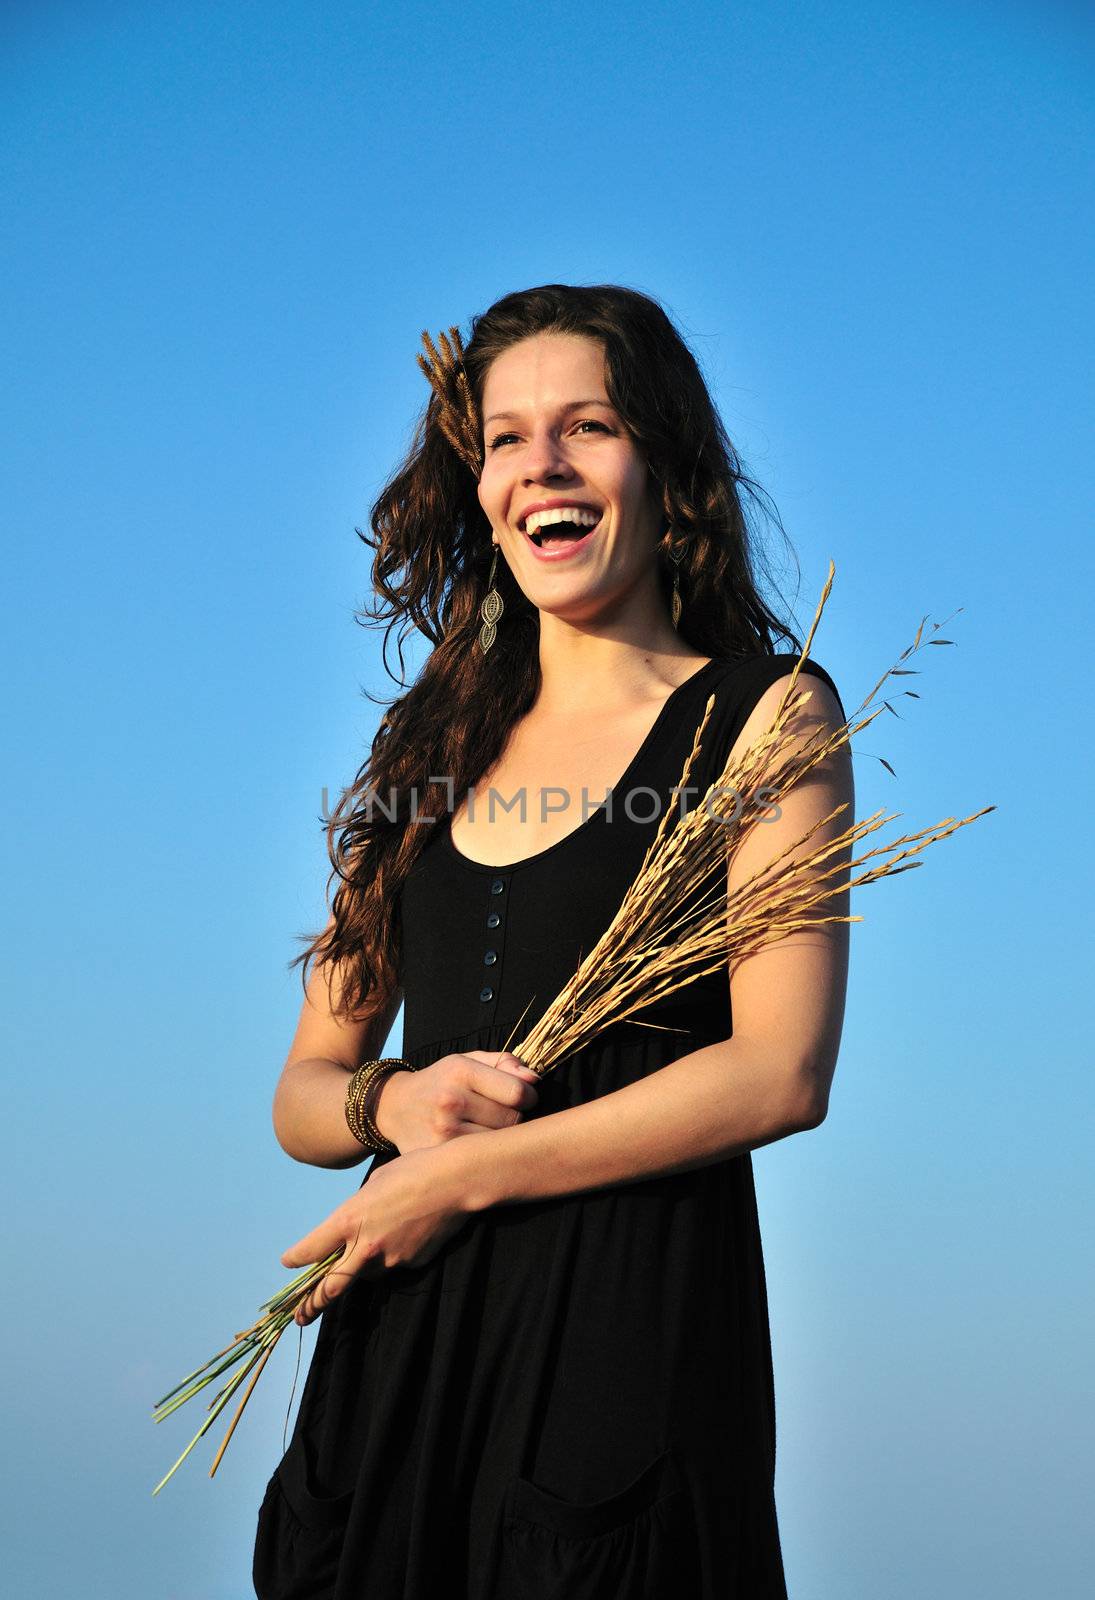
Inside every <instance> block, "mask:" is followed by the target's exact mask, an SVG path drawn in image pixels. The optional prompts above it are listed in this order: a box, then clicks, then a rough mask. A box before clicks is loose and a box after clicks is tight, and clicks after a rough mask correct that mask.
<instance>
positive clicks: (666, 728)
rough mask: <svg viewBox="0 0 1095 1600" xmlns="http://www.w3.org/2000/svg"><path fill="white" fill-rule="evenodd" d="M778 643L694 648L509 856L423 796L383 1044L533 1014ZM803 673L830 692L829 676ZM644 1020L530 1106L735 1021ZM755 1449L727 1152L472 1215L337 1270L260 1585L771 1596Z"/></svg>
mask: <svg viewBox="0 0 1095 1600" xmlns="http://www.w3.org/2000/svg"><path fill="white" fill-rule="evenodd" d="M795 659H796V658H795V657H794V656H792V655H786V654H784V655H777V656H753V657H749V658H746V659H744V660H741V661H736V662H729V661H719V660H715V661H710V662H708V663H707V664H706V665H705V666H704V667H701V668H700V669H699V671H698V672H695V673H694V674H693V675H692V677H691V678H689V679H687V680H686V681H685V682H684V683H683V684H681V685H680V686H679V687H678V688H677V689H676V690H674V691H673V692H672V693H671V694H670V696H669V698H668V699H667V700H666V702H665V704H664V706H663V707H662V709H661V711H660V713H659V714H658V717H657V719H656V721H655V723H654V725H653V727H652V728H651V730H650V733H649V734H648V735H647V737H646V739H645V740H644V742H643V744H642V746H641V748H640V749H639V751H638V752H637V754H636V755H635V758H634V760H633V761H632V762H631V765H630V766H629V767H628V769H627V771H626V772H625V773H624V775H623V777H622V778H621V779H620V780H619V782H618V783H617V784H616V786H615V789H614V791H613V795H612V805H611V807H610V808H605V807H602V808H601V809H599V810H597V811H595V812H593V813H592V814H591V815H590V817H589V818H588V820H587V821H585V822H584V823H583V824H582V825H581V826H580V827H579V828H578V829H577V830H576V831H572V832H571V833H570V834H569V835H567V837H565V838H564V839H562V840H561V841H559V842H558V843H557V844H554V845H551V846H549V847H548V848H547V849H546V850H541V851H539V852H538V853H537V854H535V855H533V856H530V857H528V858H527V859H525V860H523V861H520V862H515V863H513V864H512V865H510V866H506V867H490V866H483V865H480V864H478V863H476V862H472V861H469V860H468V859H467V858H466V857H464V856H463V855H461V854H460V853H459V852H458V851H457V849H456V847H455V845H454V844H453V842H452V839H451V837H450V833H449V826H448V818H447V817H446V818H442V819H441V820H440V821H438V822H436V823H434V824H425V826H430V827H431V828H432V829H433V830H434V831H433V832H432V836H431V838H430V841H429V843H428V845H427V846H426V847H425V848H424V849H423V851H422V853H421V854H420V856H419V857H418V859H417V860H416V862H415V865H414V868H413V869H412V871H411V873H410V875H409V876H408V878H407V881H406V883H405V885H404V887H403V890H402V904H401V907H400V911H401V915H402V925H403V948H404V958H403V959H404V966H403V988H404V1006H405V1010H404V1018H405V1021H404V1040H403V1048H402V1052H401V1053H402V1054H403V1055H404V1056H405V1057H407V1059H409V1060H410V1061H411V1062H412V1063H413V1064H414V1065H415V1066H419V1067H421V1066H427V1065H429V1064H430V1063H431V1062H433V1061H436V1060H438V1059H439V1058H440V1057H441V1056H444V1055H447V1054H448V1053H450V1052H452V1051H464V1050H496V1049H501V1048H502V1047H503V1046H504V1045H505V1043H506V1040H507V1039H508V1038H509V1037H510V1035H511V1032H512V1030H513V1028H514V1025H515V1023H516V1022H517V1020H518V1018H519V1017H520V1016H521V1014H522V1012H524V1011H525V1008H526V1006H528V1011H527V1013H526V1014H525V1018H524V1021H523V1022H522V1024H521V1029H520V1031H519V1032H518V1033H516V1034H514V1035H513V1042H514V1043H516V1042H517V1041H518V1040H519V1039H520V1038H521V1037H522V1036H523V1035H524V1034H525V1033H527V1031H528V1029H529V1028H530V1027H531V1025H532V1023H533V1021H534V1020H535V1019H536V1018H538V1017H539V1016H540V1015H541V1014H542V1012H543V1011H544V1010H546V1008H547V1006H548V1005H549V1004H550V1002H551V1001H552V999H553V998H554V997H555V995H556V994H557V993H558V991H559V989H560V988H562V986H563V984H564V983H565V982H566V981H567V979H568V978H569V977H570V976H571V975H572V974H573V972H574V970H575V969H576V967H577V966H578V963H579V962H580V960H581V959H582V956H583V955H584V954H585V953H586V952H587V951H588V950H589V949H590V948H591V947H592V945H593V944H594V943H595V942H596V940H597V939H598V937H599V936H600V934H601V933H602V932H603V931H604V929H605V927H606V926H607V925H608V923H609V921H610V920H611V918H612V916H613V914H614V913H615V911H616V909H617V907H618V906H619V904H620V901H621V900H622V898H623V896H624V893H625V892H626V890H627V888H628V886H629V884H630V883H631V881H632V880H633V878H634V876H635V874H636V872H637V871H638V869H639V866H640V864H641V861H642V858H643V855H644V852H645V851H646V848H647V846H648V845H649V843H650V841H651V840H652V838H653V836H654V833H655V831H656V828H657V823H658V819H659V817H660V816H661V814H662V812H663V811H664V809H665V808H666V807H667V806H670V805H672V806H675V807H677V808H678V810H679V807H680V801H678V800H675V799H674V797H673V796H672V793H671V790H672V786H673V785H674V784H675V783H677V782H678V780H679V778H680V773H681V769H682V767H683V765H684V762H685V760H686V758H687V755H688V752H689V750H690V749H691V747H692V740H693V736H694V734H695V730H696V726H697V724H698V722H699V720H700V718H701V716H702V713H703V708H704V704H705V702H706V699H707V696H708V695H709V694H711V693H714V694H715V696H716V705H715V709H714V711H713V713H712V718H711V721H710V722H709V724H708V734H707V736H705V740H704V745H705V748H704V750H703V751H702V753H701V756H700V757H699V759H698V762H697V768H696V769H694V781H695V782H696V783H698V784H699V785H700V789H699V793H700V794H702V793H703V791H704V790H705V789H706V787H707V786H708V785H709V784H710V783H711V782H713V781H714V778H715V777H716V776H717V774H718V773H719V772H720V771H721V769H722V766H723V765H724V763H725V761H726V758H727V756H728V754H729V751H730V748H731V746H732V745H733V743H734V741H735V740H736V738H737V736H738V734H739V733H740V731H741V729H742V727H743V725H744V723H745V721H746V719H747V717H748V715H749V713H750V712H751V711H752V710H753V708H754V706H755V705H756V703H757V701H758V699H759V698H760V696H761V694H762V693H763V692H764V690H765V689H766V688H767V687H768V686H769V685H770V684H772V683H774V682H775V681H776V680H777V679H779V678H780V677H782V676H784V675H785V674H786V673H788V672H789V671H790V670H791V668H792V666H793V665H794V661H795ZM805 670H808V671H809V672H810V673H812V674H814V675H815V676H816V677H820V678H821V679H823V680H824V681H825V682H826V683H827V684H828V685H829V686H830V688H832V689H833V691H834V693H836V686H835V684H834V683H833V681H832V679H831V678H830V677H829V675H828V674H827V673H826V672H825V670H824V669H823V668H821V667H819V666H818V665H817V664H816V663H813V662H810V663H809V664H808V667H804V671H805ZM804 687H809V684H808V683H807V684H804ZM838 698H839V697H838ZM842 715H843V712H842ZM593 798H594V799H596V798H597V797H596V796H594V797H593ZM684 803H685V805H688V806H694V805H695V804H697V803H698V801H697V799H696V797H695V796H689V797H686V799H685V802H684ZM530 1000H531V1001H532V1004H531V1005H529V1001H530ZM641 1015H642V1017H643V1019H644V1020H647V1021H655V1020H656V1021H657V1022H658V1023H659V1024H660V1025H661V1026H662V1027H667V1028H674V1029H679V1030H681V1031H677V1032H663V1031H660V1029H654V1028H649V1027H642V1026H639V1025H638V1024H637V1023H636V1022H635V1021H633V1020H631V1021H627V1022H624V1023H619V1024H615V1025H613V1026H612V1027H610V1028H609V1029H606V1030H605V1031H604V1032H603V1033H602V1034H601V1035H600V1036H599V1038H598V1039H597V1040H596V1041H595V1043H594V1044H592V1045H590V1046H588V1047H587V1048H586V1049H584V1050H583V1051H581V1052H579V1053H578V1054H576V1055H574V1056H572V1057H571V1058H570V1059H569V1060H567V1061H563V1062H560V1063H559V1064H558V1065H557V1066H556V1067H555V1068H554V1069H553V1070H552V1071H550V1072H549V1073H548V1074H547V1075H546V1076H545V1077H544V1079H543V1080H542V1082H541V1084H540V1085H539V1086H538V1095H539V1101H538V1104H537V1105H536V1106H535V1107H534V1108H533V1109H532V1110H531V1111H528V1112H526V1113H525V1114H524V1115H525V1119H526V1120H528V1119H531V1118H532V1117H540V1116H550V1115H551V1114H552V1113H553V1112H555V1111H558V1110H560V1109H562V1108H563V1107H566V1106H572V1105H580V1104H583V1103H584V1102H586V1101H588V1100H592V1099H593V1098H595V1097H596V1096H599V1095H604V1094H611V1093H612V1092H613V1090H616V1089H619V1088H621V1087H623V1085H625V1084H627V1083H631V1082H633V1081H635V1080H636V1079H638V1078H642V1077H645V1076H646V1075H647V1074H648V1073H651V1072H656V1071H657V1070H658V1069H659V1068H660V1067H662V1066H664V1065H666V1064H667V1063H668V1062H670V1061H672V1060H675V1059H676V1058H677V1057H678V1056H682V1055H686V1054H688V1053H689V1052H690V1051H693V1050H696V1049H698V1048H700V1047H701V1046H703V1045H705V1044H709V1043H712V1042H714V1041H716V1040H721V1039H726V1038H727V1037H729V1035H730V1034H731V1032H732V1031H733V1030H732V1022H731V1014H730V995H729V982H728V980H727V977H726V975H725V974H724V973H723V974H715V975H713V976H710V977H707V978H703V979H699V980H696V981H695V982H693V983H691V984H689V985H688V987H687V988H686V989H684V990H682V991H680V992H679V993H678V994H677V995H676V996H672V997H670V998H669V999H668V1000H666V1001H663V1002H661V1003H659V1004H658V1005H657V1006H654V1007H649V1008H647V1010H645V1011H644V1012H643V1013H642V1014H641ZM396 1159H398V1157H395V1156H377V1157H376V1158H374V1162H373V1165H372V1167H371V1168H370V1172H371V1171H373V1170H375V1168H376V1165H377V1164H380V1163H384V1162H386V1161H388V1160H396ZM364 1181H365V1182H366V1183H367V1182H368V1176H366V1178H365V1180H364ZM775 1453H776V1431H775V1399H774V1384H773V1372H772V1358H771V1345H770V1341H769V1326H768V1308H767V1297H766V1290H765V1281H764V1264H763V1256H762V1249H761V1237H760V1228H759V1223H758V1218H757V1209H756V1197H755V1193H754V1187H753V1169H752V1163H751V1158H750V1154H749V1153H748V1152H746V1153H744V1154H742V1155H739V1156H735V1157H734V1158H732V1159H729V1160H724V1161H717V1162H714V1163H711V1164H709V1165H707V1166H704V1167H700V1168H698V1169H696V1170H693V1171H691V1172H686V1173H677V1174H672V1175H669V1176H659V1177H654V1178H645V1179H642V1180H639V1181H635V1182H631V1183H625V1184H620V1185H615V1186H613V1187H612V1188H608V1189H593V1190H589V1191H586V1192H585V1193H582V1194H572V1195H563V1196H552V1197H550V1198H548V1199H546V1200H539V1201H533V1202H530V1201H521V1202H516V1203H513V1204H508V1205H500V1206H494V1207H490V1208H488V1209H487V1210H486V1211H482V1212H477V1213H475V1214H473V1215H472V1216H471V1217H470V1218H469V1219H468V1220H467V1222H466V1223H465V1224H464V1225H463V1226H462V1228H461V1229H460V1230H459V1231H458V1232H457V1233H455V1234H454V1235H453V1236H452V1237H451V1238H450V1239H448V1240H447V1241H446V1242H445V1244H444V1245H443V1247H442V1248H441V1250H440V1251H439V1252H438V1253H437V1254H436V1255H435V1256H434V1257H433V1259H432V1260H430V1261H428V1262H427V1263H426V1264H425V1265H424V1266H421V1267H395V1268H390V1269H389V1270H388V1272H387V1273H386V1274H383V1275H382V1276H381V1277H380V1278H379V1279H369V1280H365V1279H361V1278H358V1279H355V1280H354V1282H353V1283H352V1284H351V1285H350V1286H349V1287H348V1288H347V1289H346V1291H345V1292H344V1293H343V1294H342V1295H341V1296H340V1297H339V1298H338V1299H337V1300H336V1301H335V1302H334V1303H333V1305H332V1306H331V1308H330V1309H329V1310H327V1311H326V1312H324V1313H323V1315H322V1317H321V1319H320V1326H319V1334H318V1338H317V1342H316V1347H315V1351H314V1353H313V1358H312V1363H311V1367H310V1369H309V1373H308V1378H307V1381H306V1383H305V1386H304V1390H303V1392H302V1395H301V1403H300V1409H299V1412H298V1416H297V1420H296V1424H295V1427H294V1431H293V1436H292V1439H291V1441H290V1444H289V1448H288V1450H287V1451H286V1453H285V1455H284V1457H283V1459H282V1460H281V1462H280V1463H279V1465H278V1467H277V1469H276V1470H275V1472H274V1474H273V1476H272V1478H271V1479H270V1482H269V1485H268V1487H267V1490H266V1495H265V1498H264V1500H263V1503H262V1507H261V1510H260V1512H259V1518H258V1531H257V1538H256V1543H255V1555H254V1584H255V1592H256V1595H257V1596H258V1600H549V1597H550V1600H594V1597H596V1600H639V1597H643V1600H647V1597H653V1600H661V1597H663V1596H669V1595H670V1594H671V1593H672V1594H673V1595H674V1596H676V1597H679V1600H730V1597H732V1596H738V1597H741V1600H786V1592H787V1591H786V1586H785V1582H784V1573H783V1563H782V1557H781V1552H780V1542H779V1533H778V1527H777V1519H776V1506H775V1498H774V1477H775Z"/></svg>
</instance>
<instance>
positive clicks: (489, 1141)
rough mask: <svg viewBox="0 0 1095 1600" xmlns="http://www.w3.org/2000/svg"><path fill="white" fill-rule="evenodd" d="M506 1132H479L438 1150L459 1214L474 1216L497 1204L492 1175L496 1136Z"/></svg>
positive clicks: (461, 1135) (461, 1137)
mask: <svg viewBox="0 0 1095 1600" xmlns="http://www.w3.org/2000/svg"><path fill="white" fill-rule="evenodd" d="M504 1131H505V1130H504V1129H500V1128H484V1129H483V1130H482V1131H481V1132H479V1133H462V1134H460V1136H459V1137H458V1138H456V1139H448V1140H446V1141H445V1143H444V1144H440V1145H438V1146H437V1147H436V1148H437V1154H438V1156H439V1157H440V1158H441V1159H442V1160H443V1162H444V1169H443V1171H444V1177H443V1181H444V1182H446V1184H447V1187H448V1193H449V1198H450V1202H451V1204H452V1205H454V1206H455V1207H456V1209H457V1210H458V1211H463V1212H465V1213H467V1214H471V1213H472V1212H476V1211H486V1210H487V1209H488V1207H490V1206H493V1205H495V1204H497V1198H498V1197H497V1195H496V1194H495V1190H494V1186H493V1184H492V1182H491V1173H492V1171H493V1165H494V1159H495V1156H496V1154H497V1148H498V1146H497V1139H496V1135H497V1134H498V1133H501V1132H504Z"/></svg>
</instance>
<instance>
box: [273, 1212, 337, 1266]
mask: <svg viewBox="0 0 1095 1600" xmlns="http://www.w3.org/2000/svg"><path fill="white" fill-rule="evenodd" d="M345 1242H346V1238H345V1234H344V1232H343V1230H342V1229H341V1228H340V1227H339V1226H338V1224H337V1223H335V1222H332V1221H331V1219H330V1218H328V1219H327V1221H326V1222H321V1223H320V1225H319V1227H318V1228H313V1229H312V1231H311V1233H306V1234H305V1235H304V1238H303V1239H298V1240H297V1242H296V1244H294V1245H290V1247H289V1249H288V1250H285V1251H283V1252H282V1256H281V1264H282V1266H283V1267H307V1266H310V1265H311V1263H312V1262H313V1261H322V1260H323V1258H324V1256H329V1255H330V1254H331V1251H332V1250H337V1249H338V1247H339V1245H340V1244H345Z"/></svg>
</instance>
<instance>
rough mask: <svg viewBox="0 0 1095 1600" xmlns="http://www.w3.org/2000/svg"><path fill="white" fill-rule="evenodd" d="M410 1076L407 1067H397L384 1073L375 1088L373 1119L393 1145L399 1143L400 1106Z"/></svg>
mask: <svg viewBox="0 0 1095 1600" xmlns="http://www.w3.org/2000/svg"><path fill="white" fill-rule="evenodd" d="M411 1076H412V1074H411V1072H410V1071H409V1070H408V1069H407V1068H405V1067H397V1068H396V1069H395V1071H394V1072H387V1073H385V1074H384V1077H383V1079H382V1080H381V1082H380V1084H379V1085H378V1088H377V1094H376V1101H375V1103H374V1105H373V1111H372V1116H373V1121H374V1122H375V1123H376V1126H377V1127H378V1128H379V1130H380V1132H381V1133H382V1134H383V1135H384V1137H385V1139H390V1140H391V1142H392V1144H394V1145H398V1143H399V1121H400V1107H401V1105H402V1103H403V1095H404V1094H405V1092H406V1086H407V1082H408V1081H409V1079H410V1078H411Z"/></svg>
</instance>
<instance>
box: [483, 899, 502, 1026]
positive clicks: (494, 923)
mask: <svg viewBox="0 0 1095 1600" xmlns="http://www.w3.org/2000/svg"><path fill="white" fill-rule="evenodd" d="M505 887H506V880H505V879H504V878H492V879H491V886H490V892H491V894H503V893H504V892H505ZM501 924H502V914H501V912H499V911H490V912H488V913H487V927H488V928H498V927H501ZM497 960H498V951H497V950H488V951H487V952H486V954H485V955H484V956H483V965H484V966H485V967H493V966H494V965H495V963H496V962H497ZM479 998H480V1000H482V1001H483V1003H484V1005H485V1004H486V1002H487V1001H488V1000H493V999H494V990H493V988H492V987H491V985H490V984H489V983H485V984H484V985H483V987H482V988H481V989H480V991H479Z"/></svg>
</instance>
